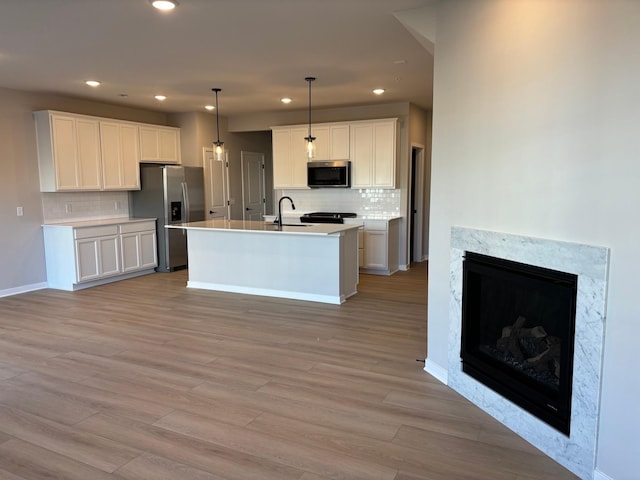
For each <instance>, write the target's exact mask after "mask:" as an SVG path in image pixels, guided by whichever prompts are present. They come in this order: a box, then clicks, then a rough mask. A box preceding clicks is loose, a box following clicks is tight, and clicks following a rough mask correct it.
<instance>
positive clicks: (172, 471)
mask: <svg viewBox="0 0 640 480" xmlns="http://www.w3.org/2000/svg"><path fill="white" fill-rule="evenodd" d="M186 278H187V275H186V272H185V271H180V272H174V273H169V274H161V273H158V274H153V275H148V276H144V277H139V278H134V279H131V280H126V281H122V282H118V283H114V284H110V285H103V286H100V287H94V288H91V289H87V290H83V291H78V292H62V291H56V290H41V291H37V292H31V293H27V294H22V295H16V296H13V297H6V298H2V299H0V479H8V480H41V479H51V478H56V479H70V480H75V479H77V480H92V479H97V480H102V479H127V480H141V479H154V480H170V479H171V480H175V479H179V480H220V479H229V480H252V479H255V480H327V479H362V480H463V479H464V480H538V479H554V480H569V479H573V480H575V478H576V477H575V476H573V475H572V474H570V473H569V472H568V471H567V470H565V469H564V468H562V467H561V466H559V465H558V464H557V463H555V462H554V461H552V460H551V459H549V458H548V457H546V456H544V455H543V454H541V453H540V452H539V451H537V450H536V449H535V448H533V447H531V446H530V445H529V444H527V443H526V442H524V441H523V440H521V439H520V438H519V437H517V436H516V435H515V434H513V433H511V432H510V431H508V430H507V429H506V428H505V427H503V426H501V425H500V424H498V423H497V422H496V421H494V420H493V419H491V418H490V417H489V416H488V415H486V414H484V413H483V412H482V411H480V410H479V409H478V408H476V407H474V406H473V405H471V404H470V403H469V402H467V401H466V400H465V399H463V398H462V397H461V396H459V395H458V394H456V393H455V392H453V391H452V390H450V389H449V388H447V387H446V386H444V385H442V384H441V383H439V382H438V381H437V380H435V379H433V378H432V377H430V376H429V375H427V374H426V373H424V371H423V367H424V364H423V363H421V362H419V361H416V359H420V360H422V359H424V357H425V355H426V351H425V350H426V339H425V335H426V285H427V278H426V264H417V265H414V267H413V268H412V269H411V270H410V271H408V272H399V273H397V274H396V275H393V276H391V277H379V276H373V275H362V276H361V277H360V278H361V283H360V285H359V290H360V292H359V293H358V294H357V295H356V296H355V297H352V298H351V299H349V300H348V301H347V302H346V303H345V304H343V305H340V306H337V305H325V304H319V303H313V302H302V301H295V300H281V299H273V298H265V297H255V296H244V295H237V294H229V293H220V292H210V291H203V290H193V289H187V288H185V285H186Z"/></svg>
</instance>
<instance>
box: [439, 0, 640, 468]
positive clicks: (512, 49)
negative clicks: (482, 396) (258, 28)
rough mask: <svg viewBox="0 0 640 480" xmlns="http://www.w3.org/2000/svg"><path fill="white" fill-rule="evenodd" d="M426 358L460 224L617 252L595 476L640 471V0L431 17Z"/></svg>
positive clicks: (485, 7) (578, 1) (532, 0)
mask: <svg viewBox="0 0 640 480" xmlns="http://www.w3.org/2000/svg"><path fill="white" fill-rule="evenodd" d="M436 21H437V39H436V42H435V44H436V47H435V68H434V72H435V73H434V76H435V78H434V111H433V157H432V162H433V164H432V192H431V224H430V245H429V257H430V262H429V301H428V358H429V361H431V362H434V363H435V364H437V365H439V366H442V367H446V365H447V349H448V345H447V342H448V338H447V337H448V324H449V322H448V309H449V249H450V246H449V236H450V229H451V226H452V225H461V226H467V227H476V228H480V229H487V230H497V231H503V232H507V233H514V234H523V235H529V236H537V237H544V238H549V239H555V240H566V241H572V242H578V243H586V244H592V245H600V246H605V247H609V248H611V269H610V284H609V285H610V287H609V293H608V307H607V320H606V335H605V337H606V340H605V358H604V383H603V390H602V411H601V424H600V432H599V438H598V442H599V447H598V448H599V453H598V461H597V467H598V470H599V471H601V472H602V473H604V474H606V475H607V476H609V477H611V478H612V479H615V480H631V479H636V478H638V475H639V473H638V472H640V441H638V432H639V431H640V415H639V414H638V407H637V405H638V396H639V395H640V375H639V374H638V371H637V368H638V365H639V363H640V362H639V361H638V353H637V352H638V342H639V341H640V334H639V333H638V328H637V323H638V314H639V311H640V308H639V307H638V305H639V304H638V301H637V297H638V293H637V288H638V285H639V282H638V281H637V278H638V272H637V268H638V267H639V266H640V250H639V249H638V243H639V242H638V239H639V232H640V226H639V225H638V223H637V222H638V221H637V218H638V207H639V206H640V187H638V183H639V182H640V135H639V134H638V131H639V128H640V47H639V45H640V2H636V1H622V0H612V1H595V0H593V1H592V0H563V1H557V0H518V1H512V0H474V1H472V2H471V1H462V0H460V1H458V0H447V1H444V2H440V4H439V7H438V11H437V19H436Z"/></svg>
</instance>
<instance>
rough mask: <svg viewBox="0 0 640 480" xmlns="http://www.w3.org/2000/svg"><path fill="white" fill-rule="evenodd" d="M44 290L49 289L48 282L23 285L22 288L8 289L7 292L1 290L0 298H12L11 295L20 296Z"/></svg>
mask: <svg viewBox="0 0 640 480" xmlns="http://www.w3.org/2000/svg"><path fill="white" fill-rule="evenodd" d="M43 288H47V282H41V283H32V284H31V285H22V286H20V287H15V288H7V289H5V290H0V298H2V297H10V296H11V295H19V294H21V293H27V292H33V291H34V290H42V289H43Z"/></svg>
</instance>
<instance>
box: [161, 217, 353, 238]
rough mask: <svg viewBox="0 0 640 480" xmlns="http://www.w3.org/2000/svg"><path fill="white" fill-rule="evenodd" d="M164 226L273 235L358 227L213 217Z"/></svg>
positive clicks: (320, 233)
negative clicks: (281, 224) (278, 223)
mask: <svg viewBox="0 0 640 480" xmlns="http://www.w3.org/2000/svg"><path fill="white" fill-rule="evenodd" d="M166 228H180V229H185V230H220V231H234V232H239V231H244V232H259V233H272V234H275V235H281V234H288V235H335V234H339V233H340V232H344V231H345V230H352V229H354V228H358V225H350V224H346V223H345V224H339V223H299V224H284V225H283V226H282V228H279V227H278V225H277V224H275V223H271V222H261V221H250V220H225V219H213V220H204V221H201V222H189V223H178V224H173V225H167V226H166Z"/></svg>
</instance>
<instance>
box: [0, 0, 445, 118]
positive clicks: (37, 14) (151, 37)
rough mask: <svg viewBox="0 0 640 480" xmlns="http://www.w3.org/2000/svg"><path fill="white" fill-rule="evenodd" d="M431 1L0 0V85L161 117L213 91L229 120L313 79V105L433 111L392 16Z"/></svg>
mask: <svg viewBox="0 0 640 480" xmlns="http://www.w3.org/2000/svg"><path fill="white" fill-rule="evenodd" d="M431 1H432V0H180V3H179V5H178V7H177V8H176V9H175V10H173V11H172V12H169V13H166V12H160V11H158V10H156V9H154V8H152V7H151V5H150V3H149V0H2V6H1V7H0V87H6V88H12V89H19V90H27V91H36V92H47V93H56V94H63V95H69V96H73V97H82V98H88V99H93V100H96V101H103V102H108V103H114V104H121V105H127V106H135V107H140V108H147V109H152V110H158V111H163V112H192V111H199V110H204V105H206V104H215V96H214V94H213V93H212V92H211V88H212V87H219V88H221V89H222V91H221V92H220V94H219V108H220V114H221V115H227V116H229V115H243V114H250V113H257V112H273V111H285V110H299V109H306V108H307V107H308V84H307V82H305V80H304V78H305V77H307V76H314V77H316V78H317V80H316V81H315V82H313V84H312V105H313V108H333V107H341V106H357V105H371V104H376V103H394V102H412V103H415V104H417V105H418V106H420V107H422V108H424V109H431V99H432V75H433V57H432V55H431V54H430V53H429V52H428V51H427V50H426V49H425V48H424V47H423V46H421V44H420V42H419V41H418V40H417V39H416V38H414V37H413V36H412V34H411V33H410V32H409V30H407V29H406V28H405V27H404V26H403V25H402V23H401V22H400V21H399V20H398V19H397V17H396V16H394V12H395V13H397V12H401V11H405V10H410V9H415V8H420V7H423V6H425V5H427V4H429V3H431ZM88 79H97V80H100V81H101V82H102V85H101V86H100V87H98V88H91V87H88V86H86V85H85V84H84V81H85V80H88ZM376 87H382V88H385V89H386V92H385V93H384V94H383V95H381V96H376V95H373V94H372V92H371V90H372V89H373V88H376ZM156 94H163V95H166V96H167V99H166V100H165V101H164V102H158V101H157V100H155V99H154V98H153V97H154V95H156ZM125 95H126V96H125ZM285 96H288V97H291V98H293V102H292V103H291V104H289V105H288V106H286V105H284V104H282V103H281V102H280V101H279V99H280V98H282V97H285Z"/></svg>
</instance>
